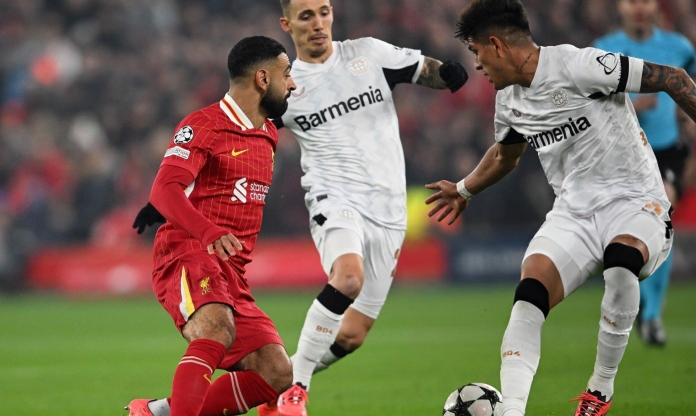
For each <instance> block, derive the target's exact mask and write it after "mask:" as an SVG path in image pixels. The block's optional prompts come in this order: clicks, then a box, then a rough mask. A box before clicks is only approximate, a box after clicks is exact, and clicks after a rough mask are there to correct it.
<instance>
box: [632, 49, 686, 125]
mask: <svg viewBox="0 0 696 416" xmlns="http://www.w3.org/2000/svg"><path fill="white" fill-rule="evenodd" d="M658 91H665V92H666V93H667V94H669V96H670V97H672V99H673V100H674V101H675V102H676V103H677V105H679V107H681V109H682V110H684V112H685V113H686V114H687V115H688V116H689V117H691V119H692V120H694V121H696V84H694V81H693V80H692V79H691V78H690V77H689V75H688V74H687V73H686V71H684V70H683V69H680V68H675V67H671V66H666V65H658V64H655V63H652V62H644V63H643V77H642V80H641V85H640V92H658Z"/></svg>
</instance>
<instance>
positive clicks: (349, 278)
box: [292, 229, 364, 390]
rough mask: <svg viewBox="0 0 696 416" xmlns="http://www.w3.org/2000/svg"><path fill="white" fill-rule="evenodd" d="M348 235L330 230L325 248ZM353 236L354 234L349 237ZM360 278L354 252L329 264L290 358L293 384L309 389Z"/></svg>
mask: <svg viewBox="0 0 696 416" xmlns="http://www.w3.org/2000/svg"><path fill="white" fill-rule="evenodd" d="M350 233H353V232H352V231H350V230H343V229H335V230H330V231H329V232H328V233H327V245H331V244H333V242H339V241H341V240H342V238H341V236H342V235H345V234H350ZM346 237H347V238H348V239H349V238H350V237H349V236H346ZM356 237H357V235H356V236H355V237H353V238H356ZM363 278H364V274H363V267H362V257H361V256H359V255H357V254H355V253H348V254H343V255H341V256H339V257H338V258H337V259H336V260H335V261H334V262H333V267H332V270H331V273H330V275H329V283H328V284H327V285H326V286H325V287H324V289H323V290H322V291H321V293H319V296H317V298H316V299H315V300H314V301H313V302H312V306H310V308H309V311H307V316H306V318H305V322H304V325H303V327H302V332H301V334H300V340H299V342H298V344H297V352H296V353H295V355H293V358H292V359H293V383H295V384H296V383H300V384H302V386H303V387H305V388H306V389H307V390H308V389H309V384H310V382H311V380H312V374H313V373H314V367H316V365H317V363H318V362H319V359H320V358H321V357H322V356H323V355H324V353H326V351H327V350H328V349H329V347H330V346H331V344H333V342H334V340H335V339H336V335H337V334H338V331H339V329H340V327H341V321H342V320H343V317H344V314H345V312H346V310H347V309H348V307H349V306H350V305H351V304H352V303H353V300H354V299H355V298H356V297H357V296H358V294H359V293H360V289H361V288H362V282H363Z"/></svg>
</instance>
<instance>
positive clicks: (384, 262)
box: [314, 223, 405, 372]
mask: <svg viewBox="0 0 696 416" xmlns="http://www.w3.org/2000/svg"><path fill="white" fill-rule="evenodd" d="M365 235H366V243H365V259H364V261H363V265H364V269H365V282H364V284H363V288H362V291H361V292H360V295H359V296H358V297H357V299H355V302H354V303H353V305H351V307H350V308H348V310H347V311H346V313H345V317H344V318H343V322H342V323H341V329H340V330H339V332H338V336H337V337H336V341H335V342H334V343H333V344H332V345H331V347H330V348H329V350H328V351H327V352H326V353H325V354H324V355H323V356H322V357H321V359H320V360H319V363H318V364H317V366H316V367H315V369H314V371H315V372H318V371H321V370H324V369H326V368H328V366H330V365H331V364H333V363H335V362H336V361H338V360H340V359H341V358H343V357H345V356H346V355H348V354H350V353H352V352H353V351H355V350H356V349H358V348H359V347H360V346H362V345H363V343H364V342H365V339H366V338H367V334H368V333H369V332H370V329H372V326H373V325H374V323H375V320H376V319H377V317H378V316H379V313H380V311H381V309H382V306H384V303H385V302H386V300H387V296H388V294H389V290H390V288H391V284H392V282H393V280H394V273H395V272H396V264H397V261H398V258H399V253H400V252H401V245H402V244H403V241H404V236H405V232H404V231H403V230H395V229H389V228H384V227H379V226H377V225H375V224H372V223H366V224H365Z"/></svg>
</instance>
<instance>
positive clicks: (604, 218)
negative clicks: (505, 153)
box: [524, 199, 673, 296]
mask: <svg viewBox="0 0 696 416" xmlns="http://www.w3.org/2000/svg"><path fill="white" fill-rule="evenodd" d="M666 221H669V216H668V215H667V208H666V207H661V206H659V205H657V204H656V203H653V202H651V201H647V200H646V201H640V200H627V199H620V200H616V201H613V202H611V203H609V204H608V205H606V206H604V207H602V208H600V209H598V210H597V212H596V213H595V214H594V215H592V216H590V217H586V218H581V217H576V216H573V215H572V214H570V213H568V212H567V211H564V210H560V209H556V208H554V209H553V210H551V212H549V213H548V214H547V215H546V222H544V224H543V225H542V226H541V228H540V229H539V231H538V232H537V233H536V235H535V236H534V238H533V239H532V241H531V242H530V243H529V247H528V248H527V252H526V253H525V255H524V258H525V259H526V258H527V257H529V256H531V255H532V254H543V255H545V256H547V257H548V258H550V259H551V261H553V263H554V265H556V268H557V269H558V272H559V273H560V275H561V280H562V281H563V289H564V291H565V296H568V295H570V294H571V293H573V292H574V291H575V290H576V289H577V288H578V287H580V286H581V285H582V284H583V283H585V281H587V279H589V278H590V277H592V276H596V275H598V274H601V273H602V271H603V258H604V249H605V248H606V247H607V245H609V243H610V242H611V240H612V239H614V237H616V236H618V235H622V234H628V235H631V236H633V237H636V238H637V239H639V240H641V241H642V242H643V243H645V245H646V246H647V247H648V251H649V253H650V258H649V259H648V261H647V262H646V263H645V266H643V268H642V269H641V271H640V276H639V278H640V279H644V278H646V277H648V276H650V275H651V274H652V272H654V271H655V269H657V268H658V267H660V265H661V264H662V263H663V262H664V261H665V259H666V258H667V256H668V255H669V252H670V250H671V249H672V240H673V238H672V230H671V227H668V226H667V223H666Z"/></svg>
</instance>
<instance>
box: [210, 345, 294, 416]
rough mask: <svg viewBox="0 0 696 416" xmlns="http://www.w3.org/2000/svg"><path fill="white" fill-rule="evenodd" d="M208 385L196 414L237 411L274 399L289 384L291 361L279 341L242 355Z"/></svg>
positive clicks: (213, 414)
mask: <svg viewBox="0 0 696 416" xmlns="http://www.w3.org/2000/svg"><path fill="white" fill-rule="evenodd" d="M229 370H230V372H229V373H227V374H224V375H222V376H220V377H218V378H217V379H215V382H213V384H212V385H211V386H210V390H209V392H208V397H207V398H206V400H205V405H204V406H203V409H202V410H201V412H200V416H219V415H223V414H225V415H241V414H245V413H247V412H248V411H249V409H252V408H254V407H257V406H259V405H261V404H263V403H267V402H271V401H274V400H275V399H277V398H278V395H279V394H280V393H282V392H283V391H285V390H287V389H288V388H289V387H290V385H291V384H292V364H291V363H290V357H288V355H287V353H286V352H285V348H284V347H283V346H282V345H280V344H267V345H264V346H262V347H261V348H259V349H258V350H256V351H254V352H252V353H250V354H248V355H246V356H245V357H244V358H242V359H241V360H240V361H239V362H238V363H236V364H235V365H234V366H233V367H232V368H230V369H229Z"/></svg>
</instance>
